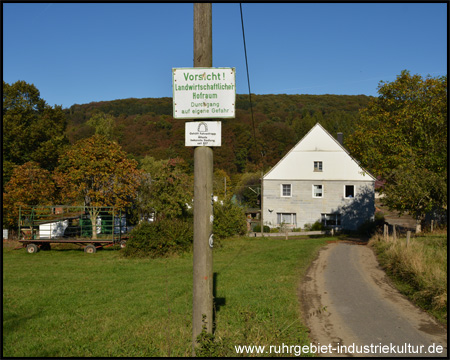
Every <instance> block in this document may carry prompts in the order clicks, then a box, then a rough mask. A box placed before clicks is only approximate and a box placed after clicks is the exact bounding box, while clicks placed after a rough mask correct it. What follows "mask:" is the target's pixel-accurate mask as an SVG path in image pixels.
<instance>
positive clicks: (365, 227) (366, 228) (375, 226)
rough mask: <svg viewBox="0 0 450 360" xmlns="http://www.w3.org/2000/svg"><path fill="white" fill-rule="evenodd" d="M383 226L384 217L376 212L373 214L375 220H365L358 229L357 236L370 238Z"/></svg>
mask: <svg viewBox="0 0 450 360" xmlns="http://www.w3.org/2000/svg"><path fill="white" fill-rule="evenodd" d="M383 224H384V215H383V214H382V213H380V212H377V213H375V220H367V221H365V222H363V223H362V224H361V225H360V226H359V227H358V230H357V234H358V235H360V236H367V237H369V238H371V237H372V236H374V235H375V234H376V233H377V231H379V230H380V229H382V228H383Z"/></svg>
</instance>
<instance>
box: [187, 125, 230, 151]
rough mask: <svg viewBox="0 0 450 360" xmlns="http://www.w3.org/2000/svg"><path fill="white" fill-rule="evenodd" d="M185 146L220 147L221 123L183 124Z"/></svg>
mask: <svg viewBox="0 0 450 360" xmlns="http://www.w3.org/2000/svg"><path fill="white" fill-rule="evenodd" d="M185 130H186V138H185V146H221V145H222V122H220V121H189V122H186V123H185Z"/></svg>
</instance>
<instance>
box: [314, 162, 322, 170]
mask: <svg viewBox="0 0 450 360" xmlns="http://www.w3.org/2000/svg"><path fill="white" fill-rule="evenodd" d="M314 171H322V161H314Z"/></svg>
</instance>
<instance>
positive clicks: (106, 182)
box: [55, 134, 141, 239]
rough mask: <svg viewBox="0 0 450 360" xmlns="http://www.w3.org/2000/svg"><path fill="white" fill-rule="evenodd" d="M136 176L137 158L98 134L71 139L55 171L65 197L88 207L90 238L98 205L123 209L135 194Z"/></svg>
mask: <svg viewBox="0 0 450 360" xmlns="http://www.w3.org/2000/svg"><path fill="white" fill-rule="evenodd" d="M140 176H141V172H140V171H139V170H138V169H137V162H136V161H135V160H131V159H128V158H127V154H126V153H125V152H124V151H123V150H122V149H121V147H120V146H119V145H118V144H117V143H115V142H112V141H109V140H108V139H106V138H105V137H104V136H103V135H99V134H96V135H94V136H92V137H90V138H88V139H84V140H80V141H78V142H77V143H75V144H74V145H73V146H72V148H70V149H69V150H68V151H67V152H66V153H64V154H63V155H62V156H61V158H60V159H59V166H58V169H57V171H56V172H55V178H56V180H57V184H58V186H60V187H61V193H62V194H63V195H64V196H65V199H66V201H67V202H70V203H72V204H75V203H78V204H83V205H85V206H86V207H87V208H88V211H89V214H90V218H91V222H92V236H93V238H94V239H95V238H96V237H97V231H96V230H97V229H96V224H97V217H98V215H99V212H100V210H101V207H104V206H114V207H116V208H117V209H122V210H123V209H125V208H126V206H127V205H129V204H130V203H131V201H132V200H133V199H134V198H135V196H136V189H137V187H138V185H139V181H140Z"/></svg>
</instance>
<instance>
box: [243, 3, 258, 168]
mask: <svg viewBox="0 0 450 360" xmlns="http://www.w3.org/2000/svg"><path fill="white" fill-rule="evenodd" d="M239 8H240V10H241V24H242V38H243V40H244V53H245V66H246V69H247V83H248V95H249V100H250V113H251V116H252V127H253V141H254V143H255V149H258V144H257V141H256V130H255V120H254V117H253V103H252V92H251V90H250V75H249V72H248V60H247V46H246V44H245V31H244V16H243V15H242V3H239ZM260 154H261V165H262V166H264V163H263V152H262V150H261V152H260Z"/></svg>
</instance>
